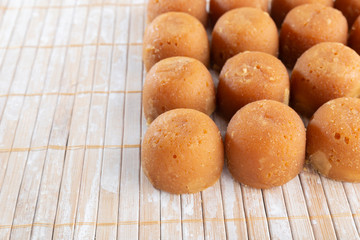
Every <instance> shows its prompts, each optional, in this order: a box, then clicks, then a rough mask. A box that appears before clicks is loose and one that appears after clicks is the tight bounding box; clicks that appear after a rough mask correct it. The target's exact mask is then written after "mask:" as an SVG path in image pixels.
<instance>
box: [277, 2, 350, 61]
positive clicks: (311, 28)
mask: <svg viewBox="0 0 360 240" xmlns="http://www.w3.org/2000/svg"><path fill="white" fill-rule="evenodd" d="M347 32H348V27H347V22H346V19H345V17H344V16H343V15H342V14H341V12H340V11H338V10H336V9H334V8H331V7H326V6H324V5H321V4H304V5H301V6H298V7H296V8H294V9H292V10H291V11H290V12H289V13H288V15H287V16H286V18H285V20H284V22H283V24H282V27H281V31H280V58H281V60H282V61H283V62H284V64H285V65H286V66H287V67H289V68H292V67H293V66H294V64H295V62H296V60H297V59H298V58H299V57H300V56H301V54H302V53H304V52H305V51H306V50H307V49H309V48H310V47H312V46H314V45H316V44H318V43H320V42H340V43H343V44H346V40H347Z"/></svg>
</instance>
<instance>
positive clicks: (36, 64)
mask: <svg viewBox="0 0 360 240" xmlns="http://www.w3.org/2000/svg"><path fill="white" fill-rule="evenodd" d="M35 16H36V17H35ZM33 17H35V19H32V20H31V23H30V27H29V34H28V36H27V38H26V42H31V43H34V44H38V43H39V42H40V37H41V36H42V35H43V29H44V24H40V27H39V23H38V22H39V21H41V22H44V21H47V20H50V16H49V14H48V11H46V10H45V11H40V13H38V14H33ZM32 54H33V55H34V60H33V65H32V66H31V68H32V73H31V75H30V76H29V86H28V88H27V90H26V92H28V91H32V89H37V90H40V89H42V88H43V85H44V81H45V77H46V69H47V67H48V64H47V63H48V61H49V57H50V53H49V52H46V53H44V52H43V51H39V50H38V49H36V51H35V52H34V53H32ZM29 62H30V61H29ZM25 64H26V63H25ZM39 72H41V73H42V74H39ZM19 74H20V77H21V78H23V77H24V76H23V72H21V73H19ZM8 101H11V100H8ZM39 102H40V98H36V99H29V98H26V97H25V98H24V107H23V110H22V116H21V119H20V122H19V127H18V129H17V138H19V139H22V141H20V142H17V140H16V139H15V142H14V146H13V147H19V146H21V147H24V146H30V145H31V140H32V134H33V129H34V127H35V123H36V118H37V113H38V106H39ZM22 126H23V127H22ZM13 155H14V154H11V155H10V159H11V156H13ZM39 155H41V154H39ZM39 155H36V156H37V157H39ZM17 156H18V160H17V161H19V156H21V158H23V159H22V160H20V161H25V163H26V165H25V166H24V167H25V169H24V172H23V171H21V169H22V168H20V167H18V168H17V171H18V172H21V173H22V180H21V185H20V189H19V193H18V198H17V203H16V209H15V213H14V218H13V223H12V225H14V224H15V225H18V224H24V223H28V222H32V219H33V215H34V212H35V202H36V197H37V189H36V190H35V189H32V188H31V186H32V185H31V184H32V183H33V182H36V181H38V182H39V181H40V175H38V177H36V174H32V173H33V172H31V170H33V171H35V172H37V171H38V170H40V169H38V168H35V169H29V165H32V164H33V163H34V162H35V161H34V159H33V158H31V154H29V153H28V152H23V153H18V154H17ZM29 171H30V172H29ZM29 174H30V175H29ZM32 190H35V191H32ZM30 196H32V200H33V201H32V202H28V200H29V197H30ZM30 233H31V228H29V229H12V231H11V239H29V238H30Z"/></svg>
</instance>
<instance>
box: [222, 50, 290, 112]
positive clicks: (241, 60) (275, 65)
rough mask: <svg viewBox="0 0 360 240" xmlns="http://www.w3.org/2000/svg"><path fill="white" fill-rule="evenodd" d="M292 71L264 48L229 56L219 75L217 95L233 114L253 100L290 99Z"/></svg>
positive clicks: (286, 100)
mask: <svg viewBox="0 0 360 240" xmlns="http://www.w3.org/2000/svg"><path fill="white" fill-rule="evenodd" d="M289 85H290V83H289V75H288V72H287V70H286V68H285V66H284V65H283V64H282V62H281V61H280V60H279V59H277V58H276V57H274V56H272V55H270V54H267V53H263V52H243V53H239V54H237V55H235V56H234V57H232V58H230V59H229V60H228V61H227V62H226V64H225V65H224V67H223V69H222V70H221V73H220V77H219V86H218V92H217V99H218V103H219V107H220V109H221V111H222V112H223V113H224V115H225V116H227V117H228V118H231V117H232V116H233V115H234V114H235V113H236V111H237V110H239V109H240V108H241V107H243V106H245V105H246V104H248V103H250V102H254V101H257V100H262V99H272V100H276V101H279V102H283V103H285V104H288V103H289Z"/></svg>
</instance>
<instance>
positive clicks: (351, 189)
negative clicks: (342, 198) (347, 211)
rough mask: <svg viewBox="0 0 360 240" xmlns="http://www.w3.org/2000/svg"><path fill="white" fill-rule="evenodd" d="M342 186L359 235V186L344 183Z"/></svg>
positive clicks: (357, 184)
mask: <svg viewBox="0 0 360 240" xmlns="http://www.w3.org/2000/svg"><path fill="white" fill-rule="evenodd" d="M343 185H344V189H345V193H346V196H347V199H348V201H349V204H350V208H351V211H352V214H353V218H354V221H355V224H356V227H357V231H358V233H359V234H360V184H359V183H346V182H344V183H343Z"/></svg>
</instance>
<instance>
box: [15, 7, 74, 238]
mask: <svg viewBox="0 0 360 240" xmlns="http://www.w3.org/2000/svg"><path fill="white" fill-rule="evenodd" d="M53 19H54V20H55V21H54V22H55V24H56V22H58V23H60V22H59V18H58V17H57V14H56V15H55V17H54V18H53ZM65 19H66V18H65ZM65 19H64V23H65V22H66V20H65ZM50 24H54V23H53V22H50ZM66 25H67V26H66ZM70 25H71V22H67V23H66V24H65V25H62V24H59V25H57V24H56V25H55V26H58V27H59V31H64V30H66V28H68V27H70ZM48 29H49V28H48ZM50 31H51V30H50ZM46 33H47V31H46V30H45V29H44V30H43V34H41V35H42V36H41V38H44V36H45V37H48V36H46ZM55 37H56V36H52V37H51V38H50V39H49V40H50V41H53V42H55ZM47 41H48V40H47ZM47 54H48V53H47ZM63 60H64V59H63V58H62V57H61V56H58V55H56V54H55V53H53V52H52V53H51V58H50V63H49V68H47V70H48V71H46V69H45V71H44V73H45V74H46V79H44V80H45V82H46V85H45V88H47V89H48V88H50V87H51V88H55V89H56V87H57V86H58V85H59V84H60V79H61V77H60V76H61V70H60V71H59V70H54V71H53V70H51V65H52V64H55V65H57V66H61V62H62V61H63ZM45 66H46V65H45ZM38 74H39V73H36V72H35V73H34V76H33V79H36V80H33V81H35V82H34V84H36V82H37V78H36V77H37V76H36V75H38ZM39 80H40V81H39V83H38V84H39V85H38V86H36V85H35V86H34V85H33V84H32V85H30V87H32V88H35V89H37V90H38V91H40V90H41V89H43V84H41V83H42V79H39ZM42 100H43V99H42ZM27 102H28V103H29V104H35V106H33V107H32V108H30V109H32V111H31V114H30V116H31V118H32V119H34V120H37V124H36V125H35V127H34V128H32V127H31V128H29V129H35V130H34V132H32V143H33V142H34V141H36V135H37V134H41V135H43V134H44V135H43V136H45V135H46V133H45V132H42V131H39V130H38V127H39V121H38V120H40V119H41V117H40V116H39V115H38V113H41V110H40V109H41V107H38V104H39V101H38V99H34V100H32V99H27ZM46 103H47V104H51V103H54V102H53V101H46ZM55 103H56V102H55ZM38 109H39V111H38ZM50 109H52V106H51V107H50ZM50 112H51V111H49V113H50ZM37 115H38V116H37ZM47 118H48V116H46V118H45V119H47ZM48 126H49V128H48V129H49V130H50V126H51V121H50V124H49V125H48ZM41 127H44V128H45V129H46V125H45V124H44V122H42V123H41ZM45 131H46V130H45ZM39 132H41V133H39ZM47 140H48V139H46V141H45V144H47ZM40 143H41V142H40ZM25 159H26V157H25ZM28 159H29V160H28V162H30V163H31V162H32V161H34V159H31V157H30V156H29V158H28ZM38 179H39V178H37V180H38ZM33 194H34V193H33ZM33 199H35V198H33ZM33 204H34V202H32V203H31V206H32V207H34V205H33ZM33 209H34V208H33ZM20 211H21V210H20ZM24 211H26V209H25V210H24ZM30 213H33V211H31V210H30ZM29 217H30V216H29ZM31 219H32V218H31ZM20 234H21V233H20ZM29 234H30V233H29V232H24V235H26V236H27V237H29Z"/></svg>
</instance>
